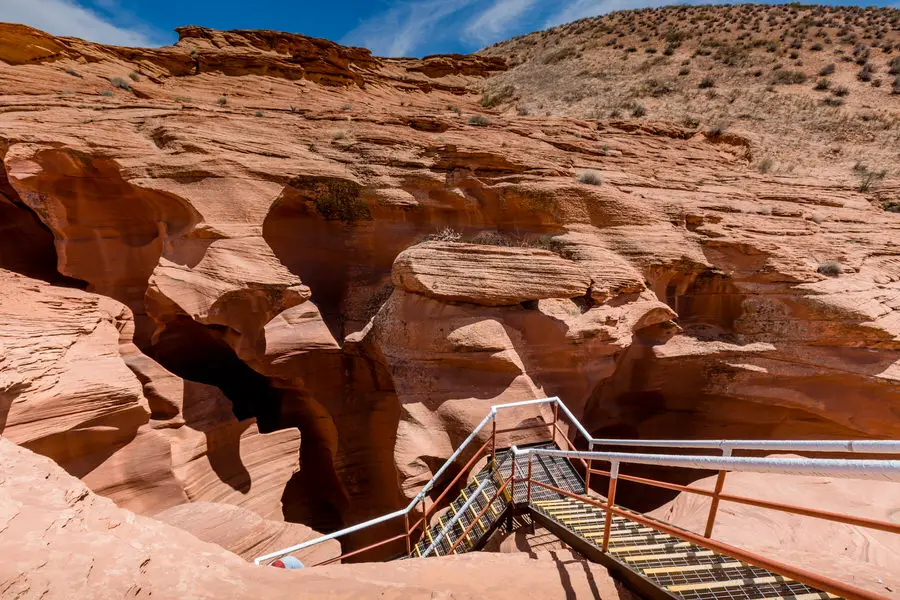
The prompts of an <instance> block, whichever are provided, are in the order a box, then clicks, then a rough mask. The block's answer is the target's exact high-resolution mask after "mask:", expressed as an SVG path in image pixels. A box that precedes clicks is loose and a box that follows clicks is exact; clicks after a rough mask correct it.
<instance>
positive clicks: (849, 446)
mask: <svg viewBox="0 0 900 600" xmlns="http://www.w3.org/2000/svg"><path fill="white" fill-rule="evenodd" d="M541 404H555V405H556V406H558V407H559V410H561V411H562V413H563V414H564V415H565V417H566V418H567V419H568V420H569V421H570V422H571V423H572V425H574V426H575V428H576V429H577V430H578V432H579V433H580V434H581V436H582V437H583V438H584V439H585V440H586V441H587V443H588V445H589V447H591V448H593V446H595V445H606V446H638V447H653V448H675V449H688V448H690V449H716V450H721V451H722V452H723V454H725V457H713V456H673V455H659V454H638V453H621V452H581V451H565V450H547V449H527V450H519V449H516V451H517V452H519V453H523V452H534V453H546V454H552V453H557V454H560V455H563V456H568V457H569V458H585V459H591V460H609V461H611V462H613V463H614V464H615V465H616V467H615V468H618V467H617V465H618V461H621V462H635V463H640V464H655V465H660V466H673V467H679V466H682V467H683V466H689V463H690V464H693V465H698V466H695V467H694V468H699V469H712V470H716V469H718V470H750V469H748V468H746V467H750V466H752V465H755V466H757V467H760V468H761V467H762V466H763V465H764V464H769V463H760V462H731V461H783V462H781V463H779V462H771V463H770V464H771V466H772V469H770V470H766V471H762V472H769V473H771V472H785V471H777V470H773V469H777V468H786V467H788V466H789V464H797V461H801V462H802V461H804V460H805V461H828V460H831V461H833V462H832V463H829V465H830V466H829V468H832V467H833V468H834V469H835V470H834V471H833V472H834V473H835V475H833V476H836V477H842V476H844V477H846V476H849V475H848V474H847V473H849V472H851V471H853V470H854V469H856V468H859V469H861V471H860V472H863V471H865V472H867V473H876V472H878V471H877V469H876V470H872V469H874V467H875V466H876V465H882V466H883V467H885V468H887V472H889V473H890V474H891V478H892V480H894V479H893V474H894V473H896V472H897V471H896V470H895V469H897V466H896V465H900V461H884V460H878V461H848V460H837V459H788V458H784V459H774V458H766V459H760V458H727V455H728V454H730V453H731V452H732V451H733V450H758V451H769V452H777V451H784V452H790V451H794V452H849V453H871V454H900V440H639V439H630V440H615V439H605V438H595V437H592V436H591V435H590V434H589V433H588V431H587V429H585V427H584V425H582V424H581V422H580V421H579V420H578V419H576V418H575V415H573V414H572V411H571V410H569V407H567V406H566V405H565V403H564V402H562V401H561V400H560V399H559V398H558V397H555V396H554V397H551V398H538V399H534V400H523V401H521V402H510V403H507V404H496V405H494V406H491V410H490V412H489V413H488V415H487V416H486V417H485V418H484V419H483V420H482V421H481V422H480V423H479V424H478V425H477V426H476V427H475V429H473V430H472V433H470V434H469V436H468V437H467V438H466V439H465V440H463V442H462V444H460V445H459V447H458V448H457V449H456V450H455V451H454V452H453V454H451V455H450V457H449V458H448V459H447V460H446V461H445V462H444V464H443V465H442V466H441V468H439V469H438V470H437V471H436V472H435V473H434V475H432V477H431V479H429V480H428V482H427V483H425V485H424V486H423V487H422V489H421V490H420V491H419V493H418V494H416V496H415V497H414V498H413V499H412V500H411V501H410V502H409V504H408V505H407V506H406V508H403V509H400V510H397V511H394V512H392V513H389V514H386V515H383V516H381V517H376V518H374V519H370V520H368V521H364V522H362V523H358V524H356V525H353V526H350V527H346V528H344V529H341V530H339V531H335V532H333V533H329V534H327V535H323V536H321V537H318V538H315V539H312V540H308V541H306V542H303V543H302V544H297V545H295V546H290V547H288V548H283V549H281V550H278V551H276V552H272V553H269V554H265V555H263V556H260V557H257V558H256V559H255V560H254V561H253V562H254V563H256V564H257V565H260V564H262V563H264V562H267V561H271V560H274V559H276V558H279V557H282V556H285V555H287V554H291V553H293V552H297V551H300V550H304V549H306V548H309V547H312V546H315V545H316V544H320V543H322V542H326V541H328V540H333V539H336V538H339V537H342V536H345V535H348V534H351V533H355V532H357V531H361V530H363V529H366V528H368V527H372V526H375V525H379V524H381V523H385V522H387V521H390V520H392V519H396V518H399V517H404V516H407V515H409V514H410V513H411V512H412V510H413V509H414V507H415V506H416V504H418V503H419V502H420V501H422V500H423V499H424V498H425V495H426V494H427V493H428V492H429V491H431V490H432V489H433V488H434V486H435V485H436V484H437V482H438V480H439V479H440V477H441V476H442V475H443V474H444V473H445V472H446V470H447V469H448V468H450V466H451V465H452V464H454V462H455V461H456V459H457V458H459V456H460V454H462V452H463V451H464V450H465V449H466V448H467V447H468V446H469V445H470V444H471V443H472V441H473V440H474V439H475V438H476V437H477V435H478V434H479V433H480V432H481V431H482V430H483V429H484V428H485V427H486V426H487V424H488V423H490V422H492V421H493V422H494V423H496V419H497V414H498V412H499V411H502V410H506V409H511V408H519V407H523V406H534V405H541ZM604 457H605V458H604ZM645 461H650V462H645ZM716 461H720V462H716ZM721 461H726V462H721ZM838 463H840V464H842V465H845V467H844V468H839V467H838ZM848 463H853V465H851V466H847V465H848ZM870 463H871V464H870ZM888 463H889V464H888ZM815 464H816V465H818V466H819V467H820V468H825V467H826V463H824V462H817V463H815ZM892 465H893V466H892ZM867 467H872V469H869V468H867ZM804 469H806V467H804ZM801 470H802V469H801ZM807 471H808V472H806V474H813V471H812V470H809V469H807ZM798 472H799V471H798ZM828 472H832V471H828ZM839 473H843V475H842V474H839ZM816 474H822V473H821V472H816ZM876 478H882V477H876ZM898 479H900V478H898Z"/></svg>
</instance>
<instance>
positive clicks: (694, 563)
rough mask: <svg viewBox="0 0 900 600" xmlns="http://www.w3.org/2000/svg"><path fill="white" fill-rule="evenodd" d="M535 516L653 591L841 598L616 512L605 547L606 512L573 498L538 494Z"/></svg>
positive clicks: (729, 598) (742, 598) (758, 599)
mask: <svg viewBox="0 0 900 600" xmlns="http://www.w3.org/2000/svg"><path fill="white" fill-rule="evenodd" d="M530 510H531V513H532V516H533V517H534V518H535V520H536V521H538V522H540V523H541V524H543V525H545V526H546V527H547V528H548V529H550V530H551V531H553V532H554V533H556V534H557V536H559V537H560V538H561V539H563V540H564V541H566V542H567V543H569V544H570V545H571V546H572V547H573V548H575V549H576V550H579V551H581V552H582V553H584V554H585V555H586V556H588V558H592V559H596V560H599V562H603V563H605V564H606V565H607V566H608V567H610V568H613V569H614V570H616V571H617V572H618V573H619V574H620V575H623V576H624V578H625V579H627V580H628V581H630V582H631V583H632V584H633V585H635V586H636V587H639V588H641V591H643V592H645V593H647V595H649V596H653V597H660V598H679V599H684V600H763V599H764V600H776V599H788V600H816V599H823V600H824V599H830V598H837V596H834V595H832V594H828V593H826V592H823V591H821V590H817V589H815V588H812V587H810V586H808V585H806V584H803V583H799V582H797V581H793V580H791V579H788V578H787V577H784V576H781V575H777V574H775V573H772V572H770V571H767V570H765V569H762V568H759V567H755V566H752V565H748V564H746V563H742V562H740V561H738V560H736V559H733V558H731V557H728V556H723V555H721V554H716V553H715V552H713V551H712V550H708V549H706V548H703V547H700V546H697V545H695V544H692V543H690V542H687V541H685V540H683V539H681V538H678V537H676V536H672V535H668V534H665V533H661V532H659V531H657V530H655V529H652V528H650V527H645V526H643V525H641V524H639V523H636V522H634V521H631V520H630V519H627V518H625V517H619V516H616V517H614V518H613V520H612V528H611V533H610V538H609V552H608V553H604V552H603V551H602V549H601V547H602V542H603V527H604V521H605V518H606V511H604V510H603V509H600V508H597V507H595V506H593V505H590V504H588V503H586V502H582V501H580V500H575V499H573V498H557V499H538V500H535V501H533V502H532V504H531V507H530Z"/></svg>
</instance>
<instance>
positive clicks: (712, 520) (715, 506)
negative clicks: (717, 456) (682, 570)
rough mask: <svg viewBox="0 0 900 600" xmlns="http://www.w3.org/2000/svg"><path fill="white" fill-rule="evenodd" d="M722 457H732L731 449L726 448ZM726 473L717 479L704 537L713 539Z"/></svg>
mask: <svg viewBox="0 0 900 600" xmlns="http://www.w3.org/2000/svg"><path fill="white" fill-rule="evenodd" d="M722 456H726V457H727V456H731V448H724V449H723V450H722ZM726 473H727V471H724V470H723V471H719V475H718V476H717V477H716V487H715V489H713V495H712V500H711V501H710V503H709V517H707V519H706V531H705V532H704V533H703V537H707V538H708V537H712V532H713V526H714V525H715V524H716V512H718V510H719V494H721V493H722V488H724V487H725V474H726Z"/></svg>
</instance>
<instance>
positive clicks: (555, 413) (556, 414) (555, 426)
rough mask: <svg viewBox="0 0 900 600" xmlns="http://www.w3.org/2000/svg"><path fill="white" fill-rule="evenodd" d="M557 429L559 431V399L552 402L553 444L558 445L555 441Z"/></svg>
mask: <svg viewBox="0 0 900 600" xmlns="http://www.w3.org/2000/svg"><path fill="white" fill-rule="evenodd" d="M557 431H559V400H557V401H556V402H554V403H553V445H554V446H557V447H558V444H557V443H556V432H557Z"/></svg>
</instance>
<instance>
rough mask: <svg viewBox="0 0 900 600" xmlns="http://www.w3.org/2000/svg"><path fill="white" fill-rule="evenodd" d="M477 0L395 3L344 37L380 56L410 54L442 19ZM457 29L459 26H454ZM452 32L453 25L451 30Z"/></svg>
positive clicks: (437, 30)
mask: <svg viewBox="0 0 900 600" xmlns="http://www.w3.org/2000/svg"><path fill="white" fill-rule="evenodd" d="M476 1H477V0H414V1H404V2H398V3H396V4H394V5H393V6H392V7H391V8H389V9H388V10H387V11H385V12H383V13H381V14H379V15H377V16H375V17H373V18H371V19H368V20H366V21H364V22H363V23H361V24H360V25H359V27H357V28H356V29H354V30H353V31H351V32H350V33H348V34H347V35H345V36H344V37H343V39H341V43H343V44H354V45H360V46H365V47H366V48H369V49H370V50H372V52H374V53H375V54H377V55H379V56H409V55H410V54H411V53H413V52H415V50H416V49H417V48H419V47H421V45H422V44H423V43H424V42H426V41H429V40H431V38H432V37H433V36H435V35H442V34H446V33H448V31H447V30H441V31H439V26H440V25H441V22H442V21H444V20H445V19H447V18H448V17H450V16H451V15H453V14H455V13H458V12H459V11H461V10H463V9H464V8H466V7H468V6H470V5H472V4H474V3H475V2H476ZM453 29H455V28H453ZM450 32H451V33H452V29H451V31H450Z"/></svg>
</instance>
